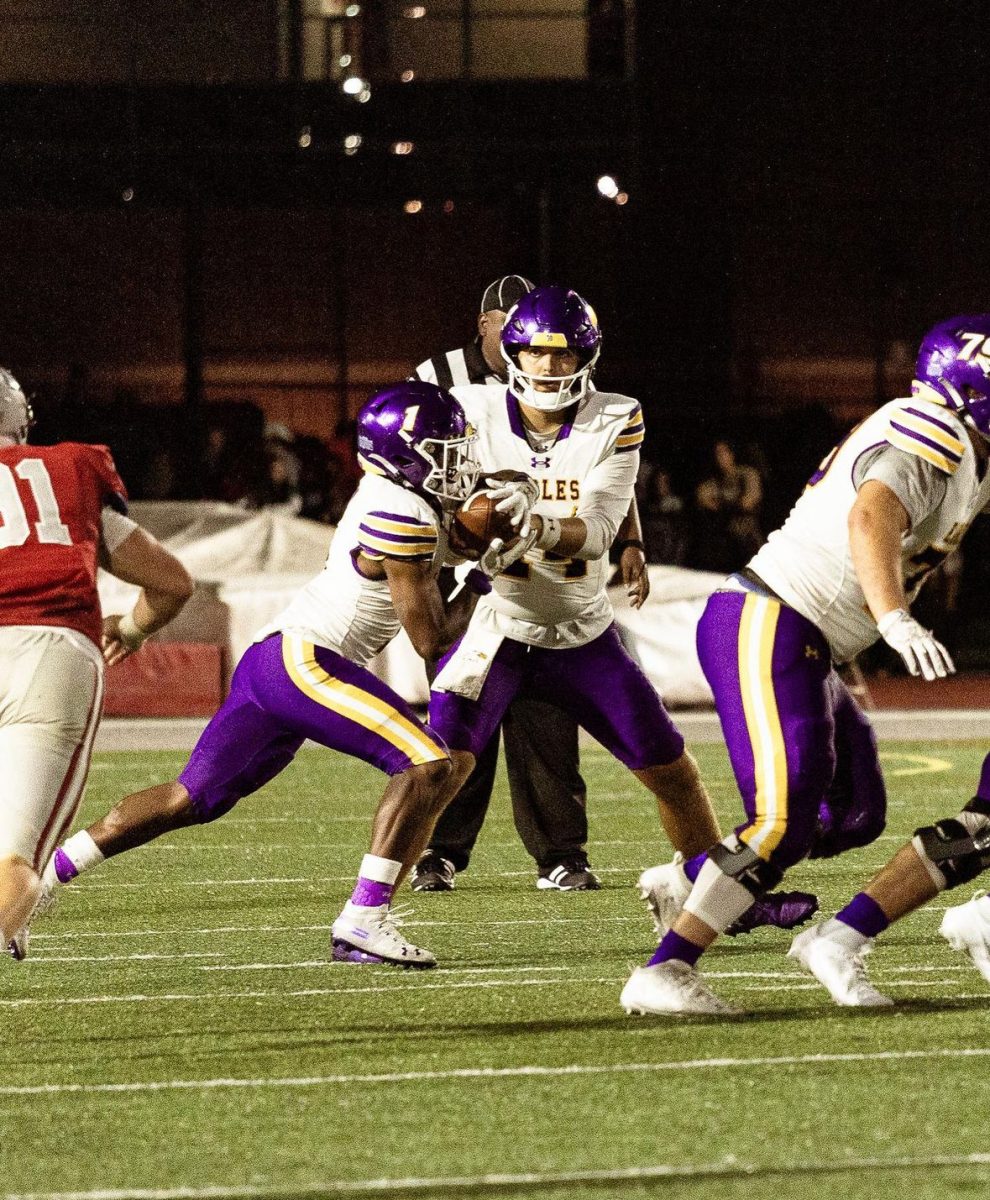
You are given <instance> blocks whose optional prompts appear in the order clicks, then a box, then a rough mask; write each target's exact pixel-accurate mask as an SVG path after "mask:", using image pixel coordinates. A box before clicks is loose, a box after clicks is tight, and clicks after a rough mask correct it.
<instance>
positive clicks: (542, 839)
mask: <svg viewBox="0 0 990 1200" xmlns="http://www.w3.org/2000/svg"><path fill="white" fill-rule="evenodd" d="M532 290H533V284H532V283H531V282H530V281H529V280H528V279H525V278H524V277H523V276H522V275H504V276H503V277H502V278H501V279H496V280H495V282H494V283H492V284H490V285H489V286H488V287H487V288H486V289H485V294H484V296H483V297H482V300H481V313H480V314H479V316H478V335H477V337H476V338H475V339H474V340H473V341H472V342H470V343H469V344H468V345H466V346H462V347H461V348H460V349H459V350H449V351H448V352H447V353H446V354H438V355H436V356H435V357H434V358H428V359H427V360H426V361H425V362H421V363H420V364H419V366H418V367H417V368H416V370H415V372H414V373H413V378H415V379H422V380H425V381H426V382H428V383H436V384H438V385H439V386H440V387H443V388H451V387H457V386H460V385H461V384H466V383H506V382H507V378H506V375H505V364H504V361H503V359H502V353H501V342H500V337H501V333H502V325H503V323H504V321H505V316H506V313H507V312H508V311H509V309H510V308H511V307H512V306H513V305H514V304H515V303H516V302H517V301H519V300H521V299H522V297H523V296H525V295H526V293H527V292H531V291H532ZM617 540H618V542H619V544H620V547H621V549H622V556H621V558H620V571H621V573H622V577H623V580H624V582H625V583H626V586H627V590H628V592H629V595H630V600H631V602H632V603H633V604H634V605H635V606H636V607H639V605H640V604H642V603H643V601H644V600H645V599H646V597H647V595H648V594H649V576H648V575H647V572H646V558H645V555H644V554H643V541H642V532H641V531H640V528H639V515H638V513H637V512H636V502H635V500H634V501H633V504H632V508H631V509H630V511H629V515H628V516H627V517H626V520H625V521H624V522H623V524H622V527H621V528H620V530H619V535H618V539H617ZM502 738H503V741H504V744H505V766H506V772H507V774H508V777H509V793H510V795H511V797H512V816H513V820H514V821H515V825H516V829H517V831H518V833H519V836H520V838H521V839H522V843H523V845H524V846H525V847H526V849H527V850H528V851H529V853H530V854H531V855H532V857H533V859H534V860H535V861H536V865H537V869H538V874H537V881H536V885H537V887H539V888H547V889H553V890H556V891H593V890H595V889H597V888H598V887H599V886H600V885H599V882H598V879H597V877H596V876H595V874H594V873H593V872H592V870H591V867H590V865H589V863H588V854H587V849H586V844H587V841H588V818H587V814H586V811H585V803H586V799H587V789H586V788H585V784H584V780H583V779H582V778H581V772H580V769H579V761H578V727H577V723H576V722H575V720H574V718H573V717H572V716H571V715H570V714H569V713H565V712H563V711H562V710H561V709H559V708H556V707H555V706H553V705H551V704H547V703H545V702H543V701H537V700H527V699H525V698H523V697H519V698H517V699H516V700H514V701H513V703H512V705H511V706H510V708H509V711H508V712H507V713H506V715H505V718H504V720H503V722H502ZM498 741H499V739H498V736H497V735H496V736H494V737H492V739H491V741H490V742H489V743H488V745H487V746H486V748H485V749H484V751H483V752H482V754H481V756H480V757H479V759H478V762H477V765H476V766H475V769H474V772H473V773H472V775H471V776H470V778H469V779H468V781H467V783H465V785H464V786H463V788H462V789H461V790H460V792H458V794H457V796H456V797H455V798H454V800H453V801H452V802H451V803H450V805H449V806H448V807H447V808H446V809H445V811H444V812H443V813H442V814H441V817H440V820H439V821H438V822H437V826H436V828H435V829H434V831H433V836H432V838H431V839H430V845H429V848H428V849H427V851H426V853H425V854H424V855H423V856H422V858H420V860H419V862H418V863H417V864H416V867H415V868H414V871H413V875H412V881H411V885H412V888H413V890H414V891H418V892H449V891H451V890H453V887H454V875H455V873H456V872H457V871H463V870H464V869H465V868H466V867H467V865H468V862H469V860H470V858H471V851H472V850H473V849H474V844H475V842H476V841H477V838H478V834H479V832H480V831H481V826H482V824H483V823H484V820H485V815H486V813H487V812H488V805H489V802H490V801H491V795H492V787H493V786H494V783H495V768H496V766H497V765H498Z"/></svg>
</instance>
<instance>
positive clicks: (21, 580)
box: [0, 368, 192, 959]
mask: <svg viewBox="0 0 990 1200" xmlns="http://www.w3.org/2000/svg"><path fill="white" fill-rule="evenodd" d="M32 423H33V415H32V412H31V406H30V405H29V403H28V400H27V397H26V396H25V394H24V392H23V391H22V390H21V387H20V384H18V382H17V380H16V379H15V378H14V377H13V375H11V374H10V372H9V371H6V370H3V369H2V368H0V761H2V762H3V766H4V772H3V778H4V783H3V786H2V794H0V939H2V941H0V945H3V946H7V947H8V948H9V949H10V952H11V954H13V956H14V958H16V959H22V958H24V957H25V955H26V954H27V948H28V928H27V923H28V920H29V917H30V914H31V913H32V911H33V910H34V907H35V904H36V902H37V900H38V897H39V894H40V890H41V879H40V876H39V872H40V871H41V870H42V869H43V868H44V866H45V864H46V863H47V862H48V858H49V855H50V854H51V852H52V847H53V846H54V845H55V844H56V843H57V841H58V839H59V838H60V837H62V836H63V835H64V834H65V831H66V829H68V827H69V825H70V823H71V821H72V818H73V817H74V816H75V813H76V809H77V808H78V806H79V801H80V799H81V798H82V794H83V789H84V788H85V785H86V776H87V774H88V772H89V761H90V755H91V753H92V749H93V739H94V738H95V736H96V729H97V726H98V725H99V721H100V711H101V708H102V705H103V671H104V664H105V663H107V664H110V665H113V664H115V663H118V662H122V661H123V659H125V658H126V657H127V656H128V655H129V654H131V653H132V652H133V651H135V650H137V649H138V648H139V647H140V646H141V645H142V643H143V642H144V640H145V638H146V637H147V636H148V635H149V634H150V633H152V632H154V631H155V630H156V629H160V628H161V627H162V626H163V625H165V624H167V623H168V622H169V621H170V620H171V619H172V618H173V617H174V616H175V615H176V614H177V613H178V612H179V610H180V609H181V608H182V606H183V605H184V604H185V602H186V600H188V598H189V596H190V595H191V594H192V581H191V580H190V578H189V575H188V574H187V573H186V570H185V568H184V567H183V566H182V564H181V563H180V562H179V561H178V559H176V558H174V557H173V556H172V555H171V554H170V553H169V552H168V551H167V550H165V549H164V548H163V547H162V546H160V545H159V544H158V542H156V541H155V539H154V538H153V537H151V536H150V534H148V533H146V532H145V531H144V530H143V529H140V528H139V527H138V526H137V525H136V524H135V523H134V522H133V521H132V520H130V519H129V518H128V517H127V516H126V515H125V514H126V511H127V492H126V489H125V488H124V484H123V483H122V482H121V479H120V476H119V475H118V474H117V469H116V467H115V466H114V463H113V459H112V458H111V457H110V451H109V450H108V449H107V448H106V446H86V445H82V444H80V443H77V442H62V443H60V444H59V445H56V446H28V445H27V435H28V429H29V428H30V426H31V424H32ZM98 564H99V565H102V566H103V567H105V568H106V569H107V570H109V571H110V572H111V573H112V574H113V575H116V576H117V577H118V578H119V579H123V580H125V581H126V582H128V583H135V584H137V585H138V586H139V587H140V588H141V589H142V590H141V592H140V593H139V594H138V598H137V601H136V603H135V605H134V608H133V610H132V611H131V612H130V613H127V614H125V615H124V616H120V615H113V616H107V617H103V616H102V614H101V612H100V598H99V594H98V593H97V590H96V571H97V565H98ZM101 649H102V654H101Z"/></svg>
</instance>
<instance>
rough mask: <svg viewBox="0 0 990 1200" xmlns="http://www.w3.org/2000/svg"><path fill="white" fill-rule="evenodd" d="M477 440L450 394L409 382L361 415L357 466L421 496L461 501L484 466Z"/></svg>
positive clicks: (377, 397) (391, 390) (386, 392)
mask: <svg viewBox="0 0 990 1200" xmlns="http://www.w3.org/2000/svg"><path fill="white" fill-rule="evenodd" d="M477 440H478V435H477V434H476V433H475V431H474V429H473V428H472V427H471V425H470V424H469V423H468V420H467V417H465V415H464V409H463V408H461V406H460V404H459V403H458V402H457V401H456V400H455V399H454V397H453V396H452V395H451V394H450V392H446V391H444V389H443V388H441V387H437V385H436V384H435V383H424V382H422V381H421V380H408V381H407V382H405V383H397V384H394V385H393V386H392V387H388V388H385V390H384V391H381V392H378V393H377V394H376V395H374V396H372V397H371V399H370V400H369V401H368V403H367V404H366V405H365V406H364V408H362V409H361V411H360V412H359V413H358V418H357V451H358V462H359V463H360V464H361V466H362V468H363V469H364V470H365V471H367V472H369V474H371V475H382V476H384V477H385V478H386V479H390V480H391V481H392V482H393V483H397V484H398V485H399V486H400V487H404V488H409V489H410V490H411V491H413V492H419V493H420V494H421V495H424V496H428V497H435V498H436V499H439V500H451V501H461V500H464V499H466V498H467V497H468V496H469V495H470V494H471V492H472V491H473V490H474V485H475V483H476V482H477V479H478V475H479V474H480V473H481V466H480V464H479V463H478V462H476V461H475V459H474V458H472V456H471V445H472V443H474V442H476V441H477Z"/></svg>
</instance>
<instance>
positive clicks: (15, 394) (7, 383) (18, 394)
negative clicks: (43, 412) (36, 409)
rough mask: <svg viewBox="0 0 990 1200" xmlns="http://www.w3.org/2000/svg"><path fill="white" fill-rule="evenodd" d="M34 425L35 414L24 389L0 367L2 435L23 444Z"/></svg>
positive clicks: (0, 424) (0, 422)
mask: <svg viewBox="0 0 990 1200" xmlns="http://www.w3.org/2000/svg"><path fill="white" fill-rule="evenodd" d="M33 424H34V413H33V412H32V411H31V404H30V402H29V401H28V398H27V396H25V395H24V390H23V388H22V387H21V385H20V384H19V383H18V382H17V380H16V379H15V378H14V377H13V375H11V373H10V372H9V371H7V370H5V369H4V368H3V367H0V433H2V434H6V435H7V437H12V438H16V439H17V441H18V442H20V443H22V444H23V443H24V442H26V441H27V435H28V430H29V429H30V428H31V426H32V425H33Z"/></svg>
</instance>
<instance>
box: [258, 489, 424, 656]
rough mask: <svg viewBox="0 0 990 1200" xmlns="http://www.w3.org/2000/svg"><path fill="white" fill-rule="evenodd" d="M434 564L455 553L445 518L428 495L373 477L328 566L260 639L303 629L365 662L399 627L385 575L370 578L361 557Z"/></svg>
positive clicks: (337, 537) (346, 517) (353, 506)
mask: <svg viewBox="0 0 990 1200" xmlns="http://www.w3.org/2000/svg"><path fill="white" fill-rule="evenodd" d="M359 553H361V554H364V555H365V556H366V557H368V558H372V559H383V558H396V559H401V560H402V561H403V562H429V563H431V564H432V566H433V570H434V573H437V572H439V570H440V566H441V565H442V563H443V561H444V556H445V555H446V553H447V534H446V531H445V530H444V529H443V528H442V523H441V520H440V516H439V514H438V513H437V512H435V511H434V509H433V508H432V507H431V506H430V505H429V504H428V503H427V502H426V500H424V499H423V498H422V497H421V496H418V495H416V493H415V492H411V491H409V490H408V489H407V488H403V487H399V485H398V484H395V483H392V482H391V481H390V480H387V479H380V478H378V477H377V476H374V475H365V476H364V478H363V479H362V480H361V482H360V484H359V485H358V489H357V491H356V492H355V493H354V495H353V496H352V497H351V499H350V502H349V503H348V505H347V508H345V509H344V513H343V516H342V517H341V518H340V524H339V525H338V526H337V529H336V531H335V533H334V535H333V541H332V542H331V543H330V552H329V554H328V555H327V562H326V566H325V567H324V568H323V570H322V572H321V573H320V574H319V575H317V576H316V578H315V579H312V580H310V582H309V583H308V584H306V586H305V587H304V588H302V590H301V591H299V592H298V593H297V595H296V596H295V597H294V598H293V599H292V601H291V602H290V603H289V605H288V607H286V608H285V609H284V610H283V611H282V612H281V613H280V614H279V615H278V616H277V617H276V618H275V619H274V620H273V621H272V622H271V623H270V624H268V625H266V626H265V628H264V629H262V630H260V631H259V633H258V634H256V636H255V640H256V641H260V640H261V639H262V638H265V637H267V636H268V635H269V634H271V633H274V632H276V631H279V632H282V633H297V634H300V635H301V636H302V637H304V638H306V639H307V640H308V641H311V642H315V643H317V645H320V646H326V647H327V648H328V649H330V650H336V651H337V653H338V654H342V655H343V656H344V657H345V658H347V659H349V660H350V661H351V662H353V663H357V664H358V666H362V667H363V666H364V665H365V664H366V663H368V662H369V661H370V660H371V659H372V658H374V657H375V655H376V654H378V653H379V651H381V650H383V649H384V648H385V646H387V645H388V643H389V642H390V641H391V640H392V639H393V638H394V637H395V635H396V634H397V633H398V632H399V628H400V624H399V618H398V617H397V616H396V613H395V607H394V605H393V603H392V594H391V591H390V590H389V586H388V581H387V580H385V579H382V580H375V579H366V578H365V576H364V575H362V574H361V573H360V571H358V569H357V564H356V561H355V560H356V558H357V555H358V554H359Z"/></svg>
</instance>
